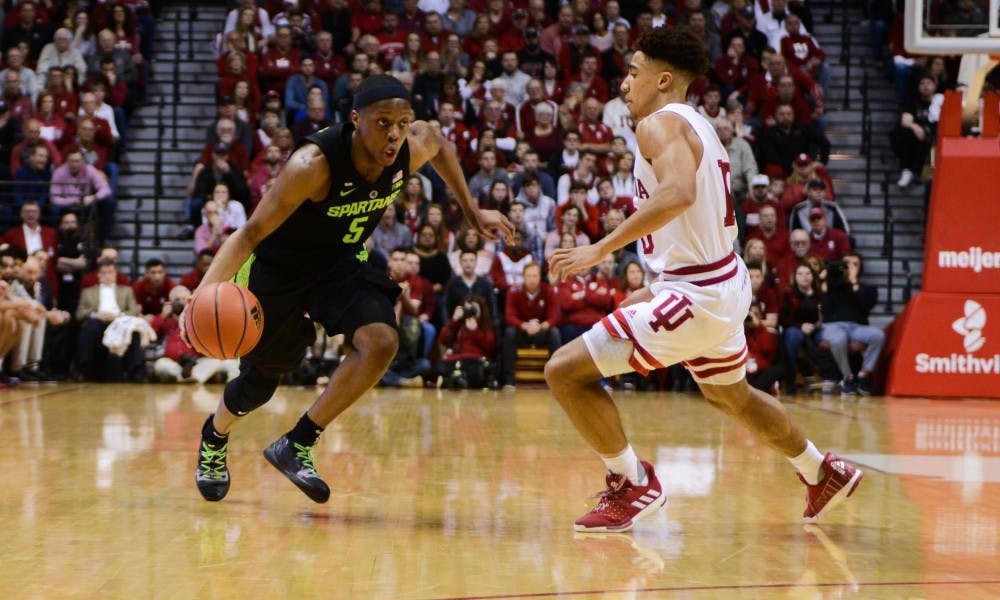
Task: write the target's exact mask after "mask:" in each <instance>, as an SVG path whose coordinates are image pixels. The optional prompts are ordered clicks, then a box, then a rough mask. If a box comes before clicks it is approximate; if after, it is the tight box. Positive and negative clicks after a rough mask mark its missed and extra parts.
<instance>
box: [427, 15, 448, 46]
mask: <svg viewBox="0 0 1000 600" xmlns="http://www.w3.org/2000/svg"><path fill="white" fill-rule="evenodd" d="M421 37H422V38H423V40H424V52H430V51H431V50H437V51H438V52H441V51H443V50H444V45H445V41H446V40H447V39H448V32H447V31H445V29H444V21H442V20H441V15H439V14H437V13H436V12H433V11H431V12H429V13H427V15H426V17H424V33H423V35H421Z"/></svg>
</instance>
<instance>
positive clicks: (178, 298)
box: [149, 285, 201, 382]
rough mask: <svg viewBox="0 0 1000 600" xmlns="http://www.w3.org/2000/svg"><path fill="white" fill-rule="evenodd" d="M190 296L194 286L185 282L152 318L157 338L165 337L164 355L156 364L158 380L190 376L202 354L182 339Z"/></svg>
mask: <svg viewBox="0 0 1000 600" xmlns="http://www.w3.org/2000/svg"><path fill="white" fill-rule="evenodd" d="M190 296H191V288H188V287H187V286H185V285H179V286H176V287H174V288H173V289H172V290H171V291H170V294H169V298H168V302H165V303H164V304H163V309H162V310H161V311H160V312H159V313H157V314H155V315H152V317H151V318H150V320H149V325H150V327H152V328H153V331H155V332H156V337H157V339H159V340H162V341H163V356H162V357H160V358H158V359H157V360H156V363H155V364H154V365H153V372H154V373H155V374H156V378H157V380H158V381H174V382H176V381H179V380H181V379H186V378H188V377H190V376H191V367H193V366H194V363H195V361H197V360H198V358H199V357H200V356H201V355H200V354H198V352H197V351H195V349H194V348H192V347H191V346H188V345H187V344H185V343H184V340H182V339H181V331H180V330H181V326H180V313H181V311H182V310H184V304H185V302H186V300H187V299H188V298H189V297H190Z"/></svg>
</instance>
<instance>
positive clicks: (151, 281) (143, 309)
mask: <svg viewBox="0 0 1000 600" xmlns="http://www.w3.org/2000/svg"><path fill="white" fill-rule="evenodd" d="M173 287H174V282H173V281H171V280H170V278H169V277H167V266H166V265H165V264H164V263H163V261H162V260H160V259H158V258H151V259H149V260H147V261H146V274H145V275H144V276H142V277H141V278H139V281H136V282H135V283H134V284H133V285H132V291H133V292H135V303H136V305H137V306H138V308H139V314H140V315H142V317H143V318H144V319H146V320H147V321H149V320H152V318H153V317H155V316H156V315H158V314H160V313H161V312H163V305H164V304H167V303H168V302H169V301H170V300H169V297H170V290H171V289H173Z"/></svg>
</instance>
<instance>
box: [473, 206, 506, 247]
mask: <svg viewBox="0 0 1000 600" xmlns="http://www.w3.org/2000/svg"><path fill="white" fill-rule="evenodd" d="M473 225H474V226H475V228H476V230H477V231H479V233H480V235H482V236H483V237H484V238H486V239H488V240H490V241H491V242H495V241H497V240H499V239H500V236H503V238H504V239H505V240H508V241H509V240H513V239H514V226H513V225H511V223H510V221H508V220H507V217H505V216H504V215H503V213H501V212H500V211H498V210H480V211H479V212H478V213H477V214H476V222H475V223H473Z"/></svg>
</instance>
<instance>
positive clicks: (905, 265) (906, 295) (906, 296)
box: [901, 259, 913, 305]
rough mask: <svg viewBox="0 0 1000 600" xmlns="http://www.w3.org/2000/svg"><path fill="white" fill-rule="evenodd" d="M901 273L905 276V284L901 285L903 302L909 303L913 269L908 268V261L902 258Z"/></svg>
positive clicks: (911, 292) (911, 294)
mask: <svg viewBox="0 0 1000 600" xmlns="http://www.w3.org/2000/svg"><path fill="white" fill-rule="evenodd" d="M901 263H902V267H903V275H904V276H905V277H906V285H905V286H904V287H903V304H904V305H906V304H909V303H910V297H911V296H913V271H911V270H910V261H909V260H906V259H904V260H902V261H901Z"/></svg>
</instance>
